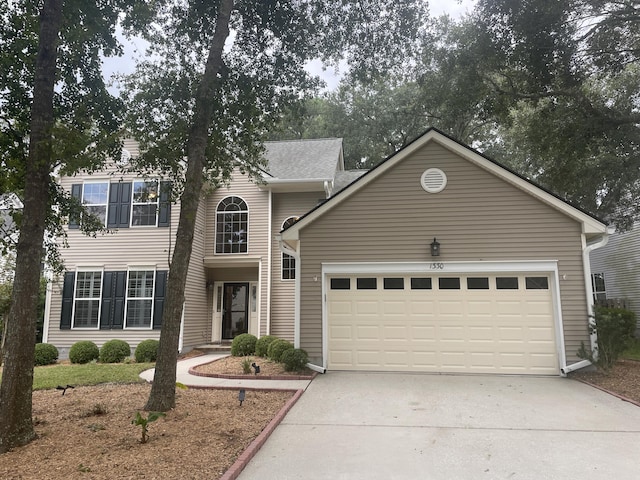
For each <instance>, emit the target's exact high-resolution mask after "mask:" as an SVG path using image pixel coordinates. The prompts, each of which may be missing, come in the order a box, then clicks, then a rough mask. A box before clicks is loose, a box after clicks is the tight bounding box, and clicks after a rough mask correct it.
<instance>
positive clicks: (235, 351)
mask: <svg viewBox="0 0 640 480" xmlns="http://www.w3.org/2000/svg"><path fill="white" fill-rule="evenodd" d="M257 341H258V339H257V338H256V336H255V335H251V334H250V333H241V334H240V335H238V336H237V337H236V338H234V339H233V341H232V342H231V355H233V356H234V357H246V356H247V355H253V354H254V353H255V351H256V342H257Z"/></svg>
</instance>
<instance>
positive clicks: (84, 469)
mask: <svg viewBox="0 0 640 480" xmlns="http://www.w3.org/2000/svg"><path fill="white" fill-rule="evenodd" d="M78 471H79V472H82V473H89V472H90V471H91V467H87V466H86V465H83V464H79V465H78Z"/></svg>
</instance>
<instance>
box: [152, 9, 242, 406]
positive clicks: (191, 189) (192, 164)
mask: <svg viewBox="0 0 640 480" xmlns="http://www.w3.org/2000/svg"><path fill="white" fill-rule="evenodd" d="M232 10H233V0H222V1H221V2H220V5H219V7H218V13H217V18H216V31H215V33H214V35H213V40H212V43H211V48H210V50H209V57H208V58H207V65H206V67H205V71H204V75H203V76H202V80H201V82H200V85H199V87H198V91H197V93H196V102H195V108H194V115H193V123H192V125H191V129H190V131H189V138H188V140H187V172H186V175H185V183H184V191H183V193H182V196H181V197H180V221H179V223H178V231H177V234H176V245H175V249H174V252H173V257H172V259H171V265H170V267H169V281H168V283H167V297H166V299H165V306H164V311H163V314H162V331H161V332H160V345H159V347H158V360H157V362H156V370H155V374H154V377H153V385H152V387H151V393H150V394H149V399H148V400H147V404H146V405H145V410H149V411H160V412H166V411H167V410H170V409H172V408H174V407H175V405H176V364H177V362H178V343H179V336H180V322H181V320H182V309H183V306H184V291H185V284H186V281H187V271H188V268H189V260H190V259H191V250H192V246H193V235H194V231H195V224H196V214H197V211H198V206H199V204H200V195H201V191H202V186H203V184H204V171H203V169H204V165H205V151H206V147H207V140H208V133H207V132H208V129H209V125H210V124H211V119H212V117H213V106H212V102H211V101H210V99H211V98H212V97H213V95H214V94H215V92H216V89H217V86H218V73H219V72H220V70H221V68H222V51H223V49H224V44H225V41H226V39H227V37H228V36H229V20H230V18H231V11H232Z"/></svg>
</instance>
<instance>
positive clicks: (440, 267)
mask: <svg viewBox="0 0 640 480" xmlns="http://www.w3.org/2000/svg"><path fill="white" fill-rule="evenodd" d="M429 269H430V270H444V263H439V262H432V263H431V267H429Z"/></svg>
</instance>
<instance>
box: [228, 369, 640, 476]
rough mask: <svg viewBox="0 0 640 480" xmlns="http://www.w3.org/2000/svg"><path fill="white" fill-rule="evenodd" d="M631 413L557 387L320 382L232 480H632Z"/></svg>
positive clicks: (588, 391)
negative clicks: (235, 478)
mask: <svg viewBox="0 0 640 480" xmlns="http://www.w3.org/2000/svg"><path fill="white" fill-rule="evenodd" d="M639 458H640V408H639V407H637V406H635V405H632V404H629V403H626V402H623V401H622V400H619V399H617V398H615V397H613V396H611V395H608V394H606V393H604V392H601V391H599V390H597V389H595V388H592V387H589V386H587V385H584V384H581V383H578V382H576V381H573V380H568V379H563V378H546V377H545V378H542V377H506V376H464V375H411V374H382V373H371V374H369V373H338V372H330V373H327V374H325V375H319V376H318V377H317V378H316V379H315V380H314V381H313V382H312V383H311V385H310V386H309V388H308V389H307V391H306V392H305V393H304V395H303V396H302V398H301V399H300V400H299V401H298V403H297V404H296V405H295V406H294V407H293V408H292V410H291V411H290V412H289V414H288V415H287V416H286V417H285V419H284V420H283V422H282V423H281V424H280V426H278V428H276V430H275V432H274V433H273V434H272V435H271V437H270V438H269V439H268V440H267V442H266V444H265V445H264V446H263V447H262V449H261V450H260V451H259V452H258V453H257V455H256V456H255V457H254V458H253V459H252V460H251V461H250V462H249V464H248V465H247V467H246V468H245V470H244V471H243V472H242V474H241V475H240V477H239V478H240V479H242V480H249V479H260V480H268V479H274V480H275V479H278V480H283V479H305V480H310V479H331V480H337V479H367V480H371V479H420V480H422V479H429V480H431V479H446V480H453V479H471V480H475V479H514V480H522V479H532V480H534V479H535V480H541V479H545V480H549V479H562V480H566V479H580V480H589V479H607V480H610V479H620V480H623V479H634V478H640V464H639V463H638V459H639Z"/></svg>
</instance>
